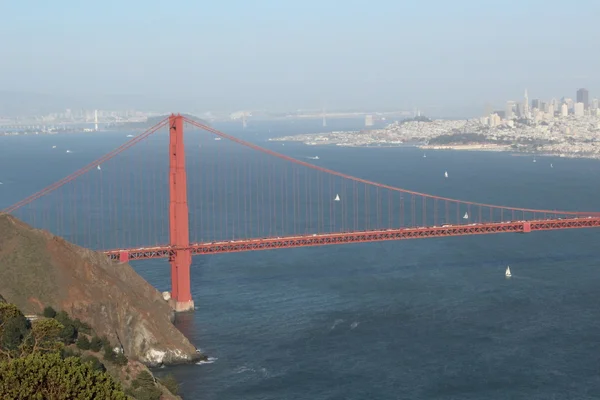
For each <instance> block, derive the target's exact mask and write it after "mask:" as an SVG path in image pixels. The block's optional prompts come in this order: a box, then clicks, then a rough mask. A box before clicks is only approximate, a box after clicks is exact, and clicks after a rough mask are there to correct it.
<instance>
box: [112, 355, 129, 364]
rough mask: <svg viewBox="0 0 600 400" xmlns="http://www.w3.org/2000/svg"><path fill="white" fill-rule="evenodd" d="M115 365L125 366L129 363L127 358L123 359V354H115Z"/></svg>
mask: <svg viewBox="0 0 600 400" xmlns="http://www.w3.org/2000/svg"><path fill="white" fill-rule="evenodd" d="M114 362H115V364H117V365H120V366H123V365H127V363H128V362H129V361H128V360H127V357H125V354H123V353H116V354H115V361H114Z"/></svg>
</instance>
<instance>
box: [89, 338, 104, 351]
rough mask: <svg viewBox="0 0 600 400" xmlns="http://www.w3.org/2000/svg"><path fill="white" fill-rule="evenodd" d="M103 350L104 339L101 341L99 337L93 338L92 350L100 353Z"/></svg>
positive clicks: (91, 342)
mask: <svg viewBox="0 0 600 400" xmlns="http://www.w3.org/2000/svg"><path fill="white" fill-rule="evenodd" d="M101 349H102V339H100V338H99V337H98V336H94V337H92V340H91V341H90V350H92V351H95V352H99V351H100V350H101Z"/></svg>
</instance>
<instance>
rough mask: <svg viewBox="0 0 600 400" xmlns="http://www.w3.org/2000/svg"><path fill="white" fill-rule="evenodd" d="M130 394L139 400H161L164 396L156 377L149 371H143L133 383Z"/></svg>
mask: <svg viewBox="0 0 600 400" xmlns="http://www.w3.org/2000/svg"><path fill="white" fill-rule="evenodd" d="M128 394H130V395H131V396H133V397H135V398H136V399H137V400H159V399H160V397H161V396H162V392H161V390H160V389H159V388H158V387H157V386H156V383H155V382H154V377H152V375H150V374H149V373H148V371H142V372H140V373H139V374H138V376H137V377H136V378H135V380H133V382H131V390H129V391H128Z"/></svg>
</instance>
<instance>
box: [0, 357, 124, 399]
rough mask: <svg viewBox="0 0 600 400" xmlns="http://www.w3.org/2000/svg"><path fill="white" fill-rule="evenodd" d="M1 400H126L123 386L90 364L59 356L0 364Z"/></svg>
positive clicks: (27, 358) (21, 359) (26, 358)
mask: <svg viewBox="0 0 600 400" xmlns="http://www.w3.org/2000/svg"><path fill="white" fill-rule="evenodd" d="M0 376H1V377H2V379H1V380H0V398H2V399H15V400H19V399H32V400H46V399H47V400H67V399H79V398H81V399H92V398H95V399H110V400H126V399H127V396H126V395H125V393H124V392H123V391H122V389H121V385H120V384H119V383H117V382H115V381H114V380H113V379H112V377H111V376H110V375H109V374H107V373H106V372H100V371H97V370H94V369H93V368H92V365H91V363H82V362H81V360H80V359H78V358H74V357H69V358H67V359H64V360H63V359H62V358H61V357H60V355H59V354H58V353H47V354H42V353H33V354H30V355H28V356H27V357H23V358H18V359H14V360H11V361H6V362H3V363H0Z"/></svg>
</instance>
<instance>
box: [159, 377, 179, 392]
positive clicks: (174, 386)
mask: <svg viewBox="0 0 600 400" xmlns="http://www.w3.org/2000/svg"><path fill="white" fill-rule="evenodd" d="M159 382H160V384H161V385H163V386H164V387H166V388H167V389H169V392H171V393H172V394H174V395H175V396H177V395H178V394H179V383H178V382H177V379H175V377H174V376H173V374H169V375H167V376H165V377H164V378H162V379H159Z"/></svg>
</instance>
